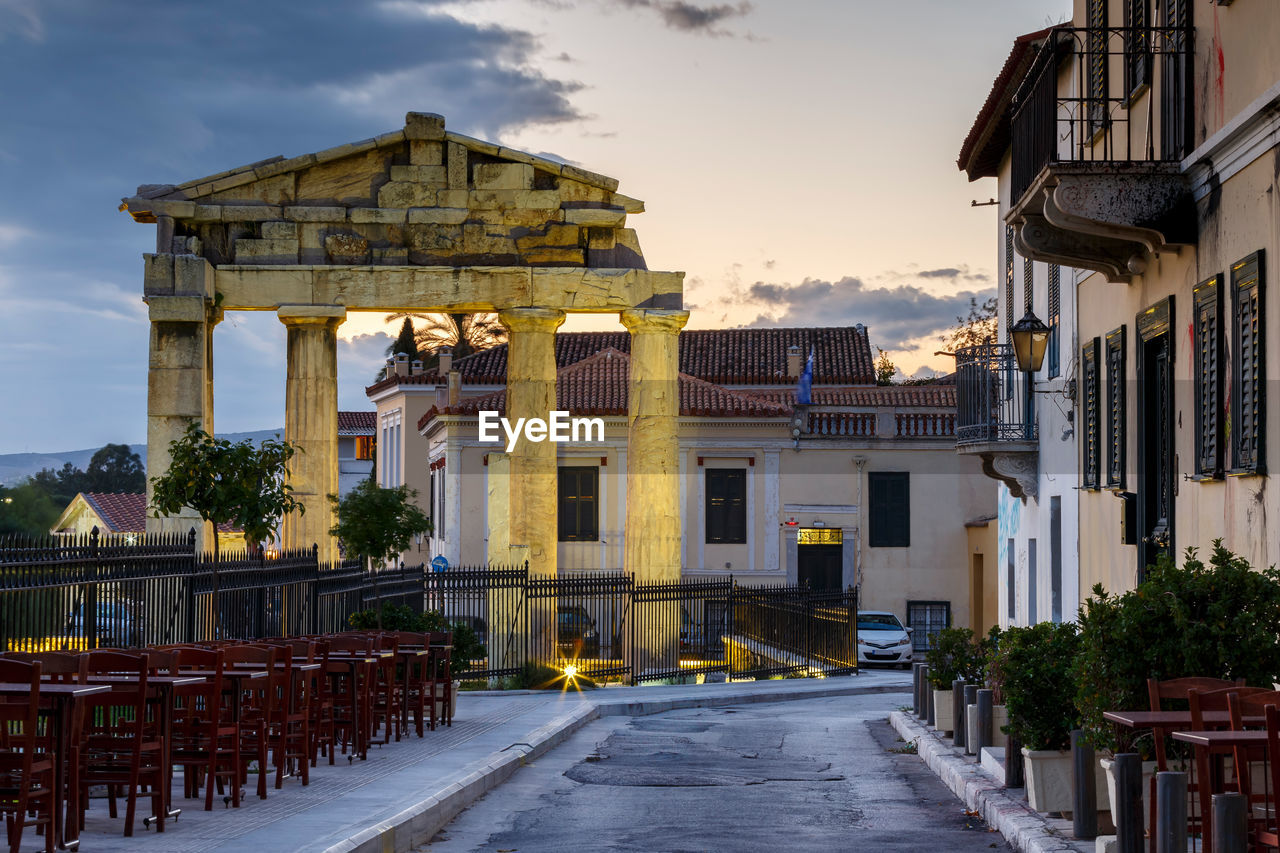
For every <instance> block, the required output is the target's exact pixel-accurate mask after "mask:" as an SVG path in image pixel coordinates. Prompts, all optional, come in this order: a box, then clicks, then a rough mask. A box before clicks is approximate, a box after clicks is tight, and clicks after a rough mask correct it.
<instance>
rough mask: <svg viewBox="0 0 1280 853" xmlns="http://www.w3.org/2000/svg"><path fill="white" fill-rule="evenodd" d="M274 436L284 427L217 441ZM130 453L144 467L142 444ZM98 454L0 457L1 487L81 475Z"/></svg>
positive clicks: (227, 435) (94, 450)
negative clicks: (67, 468) (73, 471)
mask: <svg viewBox="0 0 1280 853" xmlns="http://www.w3.org/2000/svg"><path fill="white" fill-rule="evenodd" d="M277 435H280V436H283V435H284V427H279V428H278V429H261V430H258V431H256V432H230V433H219V434H218V438H226V439H230V440H231V441H244V440H245V439H246V438H247V439H250V440H252V441H255V442H260V441H263V440H264V439H268V438H274V437H275V436H277ZM129 449H130V450H132V451H133V452H134V453H136V454H138V455H139V456H141V457H142V464H143V465H146V464H147V446H146V445H145V444H131V445H129ZM98 450H99V448H97V447H92V448H89V449H88V450H65V451H61V452H57V453H0V486H14V485H17V484H18V483H21V482H22V481H23V480H25V479H26V478H28V477H30V476H31V475H33V474H36V473H38V472H40V471H41V470H43V469H45V468H53V469H54V470H57V469H58V468H61V467H62V466H63V465H65V464H66V463H68V462H70V463H71V464H72V465H74V466H75V467H77V468H79V469H80V470H81V471H83V470H84V469H85V466H87V465H88V464H89V460H90V459H92V458H93V454H95V453H97V452H98Z"/></svg>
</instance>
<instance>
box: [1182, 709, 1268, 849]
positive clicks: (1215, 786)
mask: <svg viewBox="0 0 1280 853" xmlns="http://www.w3.org/2000/svg"><path fill="white" fill-rule="evenodd" d="M1172 737H1173V739H1174V740H1176V741H1181V742H1182V743H1188V744H1191V746H1193V747H1194V748H1195V753H1196V758H1195V761H1196V778H1197V779H1198V780H1201V781H1200V814H1201V820H1202V821H1203V826H1204V838H1203V841H1204V847H1203V850H1204V853H1213V806H1212V804H1213V799H1212V798H1213V795H1214V794H1221V793H1223V790H1222V788H1223V786H1224V785H1223V778H1222V774H1221V773H1220V772H1212V770H1211V767H1210V760H1211V758H1212V756H1213V755H1214V754H1215V753H1217V754H1221V753H1224V752H1228V751H1233V752H1234V751H1235V750H1243V749H1249V748H1257V747H1260V746H1265V745H1266V743H1267V732H1266V730H1265V729H1246V730H1244V731H1232V730H1230V729H1216V730H1211V731H1202V732H1185V731H1175V732H1173V734H1172ZM1205 780H1208V782H1207V783H1206V782H1205Z"/></svg>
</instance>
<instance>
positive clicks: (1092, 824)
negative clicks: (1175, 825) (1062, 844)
mask: <svg viewBox="0 0 1280 853" xmlns="http://www.w3.org/2000/svg"><path fill="white" fill-rule="evenodd" d="M1094 767H1095V765H1094V758H1093V746H1092V744H1090V743H1089V741H1087V740H1085V736H1084V732H1083V731H1081V730H1080V729H1075V730H1074V731H1072V732H1071V774H1072V777H1071V778H1072V783H1073V784H1072V786H1071V794H1072V796H1071V832H1072V834H1073V835H1074V836H1075V837H1076V838H1080V839H1084V840H1088V839H1091V838H1097V837H1098V790H1097V785H1098V781H1097V780H1098V775H1097V772H1096V771H1095V769H1094ZM1184 801H1185V800H1184ZM1183 823H1184V825H1185V821H1184V822H1183ZM1182 849H1183V850H1186V845H1185V844H1184V845H1183V847H1182Z"/></svg>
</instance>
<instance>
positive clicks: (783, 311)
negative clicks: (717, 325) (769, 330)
mask: <svg viewBox="0 0 1280 853" xmlns="http://www.w3.org/2000/svg"><path fill="white" fill-rule="evenodd" d="M994 292H995V291H994V290H993V289H988V290H981V291H969V290H963V291H958V292H956V293H948V294H936V293H931V292H929V291H927V290H925V289H923V288H921V287H917V286H915V285H909V284H898V285H893V286H889V287H869V286H867V284H866V283H864V282H863V281H862V279H859V278H854V277H852V276H846V277H845V278H842V279H840V280H839V281H836V282H831V281H822V280H819V279H805V280H804V281H802V282H800V283H799V284H770V283H766V282H756V283H755V284H753V285H751V286H750V287H748V288H747V289H746V290H745V291H743V292H741V293H740V294H739V295H738V297H737V298H738V299H739V300H740V301H741V302H743V303H745V304H751V305H757V306H761V307H763V308H764V309H765V312H764V313H761V314H760V315H759V316H757V317H756V319H755V320H754V321H752V322H751V323H749V324H748V325H750V326H773V327H777V326H843V325H853V324H856V323H862V324H863V325H865V326H867V328H868V331H869V334H870V337H871V342H872V343H873V344H875V345H876V346H879V347H883V348H884V349H886V350H894V351H907V352H910V351H914V350H917V349H919V348H920V346H921V344H920V341H921V340H929V339H931V338H936V336H937V334H939V333H941V332H942V331H943V330H945V329H948V328H950V327H951V326H954V325H955V323H956V317H958V316H962V315H964V313H965V312H966V311H968V309H969V299H970V298H971V297H973V298H977V299H978V301H979V302H981V301H982V300H984V299H986V298H987V297H988V296H990V295H991V294H993V293H994Z"/></svg>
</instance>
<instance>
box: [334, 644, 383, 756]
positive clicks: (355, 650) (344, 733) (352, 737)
mask: <svg viewBox="0 0 1280 853" xmlns="http://www.w3.org/2000/svg"><path fill="white" fill-rule="evenodd" d="M327 642H328V644H329V654H330V656H331V657H336V656H341V655H367V654H369V653H370V652H371V651H372V650H373V641H372V639H371V638H370V637H369V636H367V635H365V634H360V635H352V634H343V635H333V636H332V637H329V638H328V639H327ZM326 672H327V674H328V676H329V681H330V695H331V696H332V700H333V726H334V738H335V739H336V740H337V742H338V744H339V748H340V749H341V750H342V753H343V754H344V755H345V754H346V753H347V747H348V746H350V747H351V748H352V750H353V752H354V751H355V749H356V744H357V743H359V742H360V738H359V737H357V733H356V729H355V725H356V720H357V719H362V718H364V715H363V714H360V713H358V712H357V709H358V708H361V707H365V708H367V707H368V696H367V694H368V692H369V690H370V689H371V687H372V685H371V684H370V682H369V679H362V678H360V677H358V676H352V675H351V670H350V669H349V668H347V667H346V666H340V665H337V664H336V663H335V664H333V665H330V666H328V667H327V668H326ZM364 728H365V729H366V735H371V734H372V733H371V732H369V731H368V729H369V721H368V720H367V719H364ZM331 757H332V756H331ZM348 760H350V759H348Z"/></svg>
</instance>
